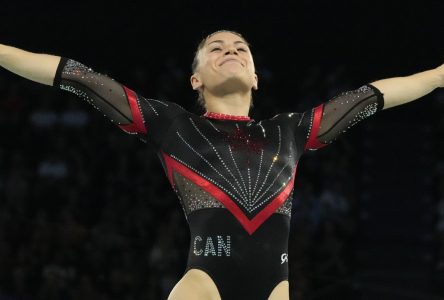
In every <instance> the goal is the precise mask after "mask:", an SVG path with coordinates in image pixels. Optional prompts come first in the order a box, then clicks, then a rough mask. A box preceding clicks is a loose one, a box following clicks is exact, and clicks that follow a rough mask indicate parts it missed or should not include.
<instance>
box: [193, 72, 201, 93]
mask: <svg viewBox="0 0 444 300" xmlns="http://www.w3.org/2000/svg"><path fill="white" fill-rule="evenodd" d="M190 82H191V86H192V87H193V90H195V91H196V90H198V89H200V88H201V87H202V81H201V80H200V76H199V74H197V73H194V74H193V75H191V78H190Z"/></svg>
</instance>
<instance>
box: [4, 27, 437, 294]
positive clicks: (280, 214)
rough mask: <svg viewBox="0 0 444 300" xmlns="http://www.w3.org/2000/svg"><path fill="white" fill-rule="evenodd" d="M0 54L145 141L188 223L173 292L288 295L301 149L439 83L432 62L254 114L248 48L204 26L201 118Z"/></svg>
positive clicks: (52, 66) (79, 71) (198, 86)
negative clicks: (285, 109)
mask: <svg viewBox="0 0 444 300" xmlns="http://www.w3.org/2000/svg"><path fill="white" fill-rule="evenodd" d="M0 64H1V66H3V67H4V68H6V69H8V70H10V71H12V72H14V73H16V74H18V75H21V76H23V77H25V78H28V79H31V80H34V81H37V82H40V83H43V84H47V85H53V86H55V87H58V88H61V89H64V90H68V91H70V92H73V93H75V94H77V95H78V96H79V97H82V98H84V99H85V100H87V101H88V102H89V103H91V104H92V105H93V106H95V107H96V108H97V109H99V110H100V111H101V112H102V113H104V114H105V116H107V117H108V118H110V119H111V120H112V121H113V122H114V123H116V125H118V126H119V127H120V128H121V129H122V130H124V131H125V132H127V133H130V134H134V135H137V136H138V137H139V138H140V139H141V140H142V141H149V143H150V144H151V145H153V146H154V147H155V149H156V152H157V153H158V155H159V158H160V160H161V162H162V165H163V167H164V170H165V172H166V175H167V177H168V179H169V181H170V183H171V185H172V187H173V189H174V191H175V192H176V193H177V195H178V197H179V199H180V201H181V204H182V207H183V209H184V212H185V217H186V218H187V221H188V224H189V226H190V231H191V241H190V249H189V256H188V267H187V270H186V272H185V274H184V276H183V277H182V279H181V280H180V281H179V282H178V283H177V284H176V286H175V287H174V289H173V290H172V291H171V293H170V296H169V299H171V300H182V299H187V300H188V299H224V300H227V299H228V300H235V299H242V300H247V299H254V300H258V299H271V300H282V299H289V286H288V280H287V279H288V253H287V240H288V234H289V224H290V211H291V195H292V190H293V183H294V179H295V173H296V166H297V162H298V160H299V158H300V157H301V155H302V154H303V153H304V152H305V151H307V150H315V149H318V148H320V147H324V146H325V145H326V144H329V143H331V142H332V141H334V140H335V139H336V138H337V137H338V136H339V135H340V134H341V133H342V132H345V131H346V130H347V129H349V128H350V127H351V126H353V125H354V124H356V123H357V122H359V121H361V120H363V119H365V118H367V117H369V116H370V115H372V114H374V113H375V112H377V111H379V110H382V109H387V108H389V107H392V106H396V105H400V104H403V103H407V102H409V101H412V100H415V99H417V98H420V97H422V96H424V95H426V94H428V93H429V92H431V91H432V90H434V89H435V88H437V87H443V86H444V65H442V66H440V67H438V68H436V69H433V70H429V71H425V72H422V73H418V74H414V75H412V76H408V77H399V78H390V79H385V80H380V81H376V82H373V83H371V84H368V85H365V86H363V87H361V88H359V89H357V90H355V91H351V92H347V93H344V94H342V95H340V96H338V97H336V98H334V99H332V100H330V101H328V102H326V103H323V104H320V105H319V106H317V107H315V108H313V109H311V110H308V111H306V112H304V113H283V114H278V115H276V116H274V117H273V118H271V119H267V120H262V121H260V122H258V121H255V120H253V119H250V118H249V117H248V113H249V109H250V107H251V100H252V97H251V93H252V89H257V88H258V78H257V75H256V74H255V68H254V62H253V57H252V55H251V52H250V49H249V46H248V43H247V42H246V40H245V39H244V38H243V37H242V36H241V35H240V34H238V33H236V32H232V31H218V32H215V33H213V34H210V35H209V36H207V37H206V38H204V39H203V41H202V42H201V43H200V45H199V47H198V49H197V51H196V55H195V59H194V62H193V75H192V76H191V86H192V87H193V89H194V90H196V91H198V93H199V99H200V101H201V103H202V104H203V105H204V107H205V108H206V113H205V114H204V115H203V116H197V115H194V114H191V113H189V112H187V111H186V110H184V109H183V108H182V107H180V106H179V105H177V104H174V103H172V102H166V101H158V100H154V99H146V98H144V97H142V96H141V95H138V94H137V93H135V92H133V91H132V90H131V89H129V88H127V87H125V86H123V85H121V84H119V83H117V82H115V81H114V80H112V79H110V78H108V77H106V76H103V75H100V74H98V73H95V72H94V71H92V70H91V69H89V68H88V67H86V66H84V65H82V64H80V63H78V62H76V61H74V60H70V59H66V58H61V57H58V56H51V55H45V54H35V53H30V52H26V51H23V50H19V49H17V48H13V47H8V46H4V45H0Z"/></svg>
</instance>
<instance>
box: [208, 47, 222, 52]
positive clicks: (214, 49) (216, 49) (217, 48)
mask: <svg viewBox="0 0 444 300" xmlns="http://www.w3.org/2000/svg"><path fill="white" fill-rule="evenodd" d="M220 50H221V48H219V47H216V48H213V49H211V51H210V52H214V51H220Z"/></svg>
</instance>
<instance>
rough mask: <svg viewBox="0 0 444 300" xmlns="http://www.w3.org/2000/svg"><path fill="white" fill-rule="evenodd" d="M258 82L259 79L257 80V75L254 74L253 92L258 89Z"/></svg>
mask: <svg viewBox="0 0 444 300" xmlns="http://www.w3.org/2000/svg"><path fill="white" fill-rule="evenodd" d="M258 81H259V79H258V77H257V75H256V74H254V82H253V90H257V89H258V88H259V85H258Z"/></svg>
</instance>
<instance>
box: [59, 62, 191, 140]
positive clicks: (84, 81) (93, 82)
mask: <svg viewBox="0 0 444 300" xmlns="http://www.w3.org/2000/svg"><path fill="white" fill-rule="evenodd" d="M54 87H57V88H60V89H62V90H66V91H69V92H72V93H74V94H75V95H77V96H78V97H80V98H82V99H84V100H86V101H87V102H88V103H90V104H91V105H92V106H93V107H95V108H96V109H97V110H99V111H100V112H102V113H103V114H104V116H105V117H107V118H108V119H110V120H111V121H112V122H113V123H114V124H116V125H117V126H118V127H120V129H122V130H123V131H125V132H127V133H129V134H134V135H137V136H138V137H139V138H141V140H143V141H146V140H147V139H148V140H149V139H150V136H151V139H153V140H154V143H156V144H160V141H161V138H162V133H164V132H165V131H166V130H167V129H168V127H169V125H170V124H171V123H172V121H173V119H174V118H175V117H176V116H178V115H179V114H182V113H186V111H185V110H184V109H183V108H182V107H180V106H179V105H177V104H175V103H173V102H168V101H159V100H155V99H146V98H144V97H142V96H140V95H138V94H137V93H135V92H134V91H132V90H131V89H129V88H127V87H126V86H124V85H122V84H120V83H118V82H117V81H115V80H114V79H112V78H110V77H108V76H106V75H102V74H99V73H97V72H94V71H93V70H92V69H91V68H88V67H87V66H85V65H83V64H81V63H79V62H77V61H74V60H72V59H67V58H62V59H61V61H60V64H59V66H58V68H57V73H56V76H55V79H54Z"/></svg>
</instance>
